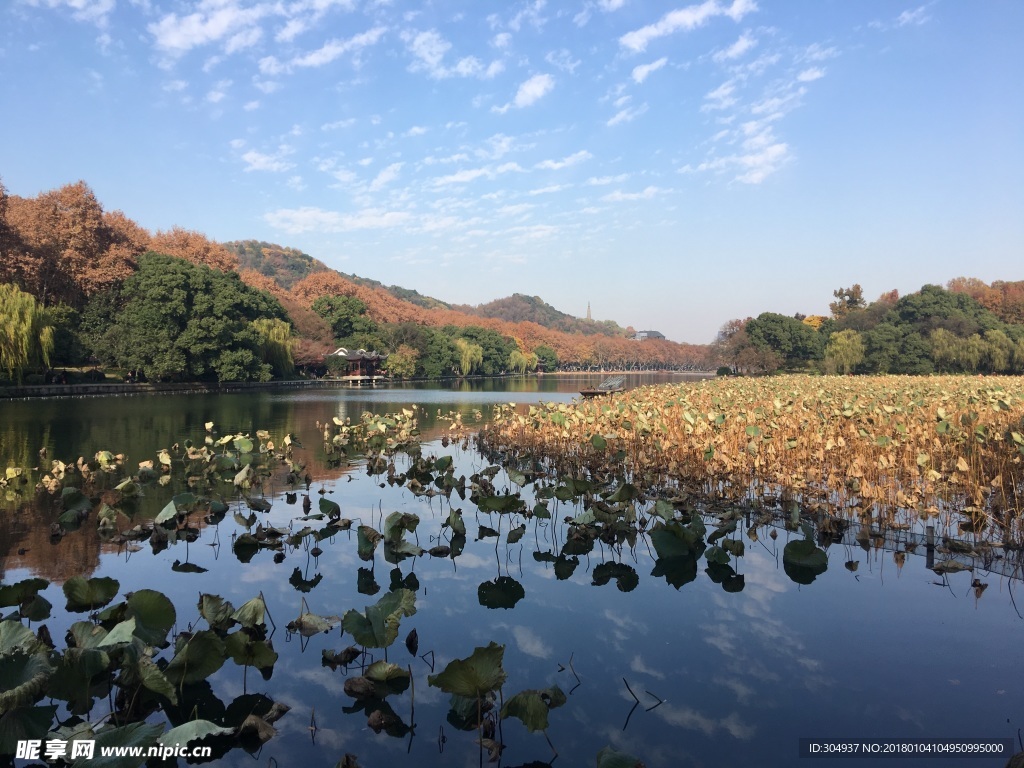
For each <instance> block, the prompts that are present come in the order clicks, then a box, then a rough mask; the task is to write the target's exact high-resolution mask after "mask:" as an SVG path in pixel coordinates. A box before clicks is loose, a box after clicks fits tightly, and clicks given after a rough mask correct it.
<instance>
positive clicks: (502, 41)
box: [491, 32, 512, 48]
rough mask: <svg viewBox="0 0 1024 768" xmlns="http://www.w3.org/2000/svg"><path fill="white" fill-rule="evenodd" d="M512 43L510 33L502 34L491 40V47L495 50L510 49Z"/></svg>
mask: <svg viewBox="0 0 1024 768" xmlns="http://www.w3.org/2000/svg"><path fill="white" fill-rule="evenodd" d="M511 42H512V35H510V34H509V33H508V32H501V33H499V34H497V35H495V36H494V38H493V39H492V40H491V45H493V46H494V47H495V48H508V46H509V43H511Z"/></svg>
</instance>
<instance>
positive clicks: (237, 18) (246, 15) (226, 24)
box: [146, 0, 272, 54]
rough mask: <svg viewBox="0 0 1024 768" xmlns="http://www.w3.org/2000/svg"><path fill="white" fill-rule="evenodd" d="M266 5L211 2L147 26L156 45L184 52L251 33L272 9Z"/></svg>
mask: <svg viewBox="0 0 1024 768" xmlns="http://www.w3.org/2000/svg"><path fill="white" fill-rule="evenodd" d="M271 10H272V8H271V6H269V5H266V4H260V5H255V6H253V7H251V8H241V7H239V6H238V5H237V4H236V3H234V2H232V1H231V0H227V1H226V2H221V3H215V4H210V5H209V7H202V10H199V11H196V12H195V13H190V14H189V15H187V16H178V14H176V13H169V14H167V15H165V16H164V17H162V18H161V19H160V20H159V21H156V22H153V23H151V24H149V25H147V27H146V29H147V31H148V32H149V33H150V34H151V35H152V36H153V38H154V42H155V43H156V47H157V48H159V49H160V50H163V51H167V52H168V53H171V54H183V53H187V52H188V51H190V50H192V49H193V48H197V47H199V46H202V45H207V44H209V43H214V42H217V41H220V40H223V39H225V38H233V37H234V36H235V35H237V34H239V33H245V32H249V31H250V30H251V29H252V28H254V26H255V25H256V24H257V23H258V22H259V21H260V20H261V19H263V18H264V17H265V16H266V15H267V14H269V13H270V12H271Z"/></svg>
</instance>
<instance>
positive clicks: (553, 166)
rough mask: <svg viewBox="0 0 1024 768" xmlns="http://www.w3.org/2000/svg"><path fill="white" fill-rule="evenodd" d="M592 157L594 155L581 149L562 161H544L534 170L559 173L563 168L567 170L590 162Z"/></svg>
mask: <svg viewBox="0 0 1024 768" xmlns="http://www.w3.org/2000/svg"><path fill="white" fill-rule="evenodd" d="M592 157H593V155H592V154H590V153H589V152H587V150H585V149H581V150H580V151H579V152H574V153H573V154H571V155H569V156H568V157H565V158H562V159H561V160H543V161H541V162H539V163H537V164H536V165H535V166H534V168H542V169H544V170H549V171H557V170H560V169H562V168H567V167H568V166H570V165H576V163H582V162H583V161H584V160H589V159H590V158H592Z"/></svg>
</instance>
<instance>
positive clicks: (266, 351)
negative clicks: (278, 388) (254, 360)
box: [252, 317, 295, 378]
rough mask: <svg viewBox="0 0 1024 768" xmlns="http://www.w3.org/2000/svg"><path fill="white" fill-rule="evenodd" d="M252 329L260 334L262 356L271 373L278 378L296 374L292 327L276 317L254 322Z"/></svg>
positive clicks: (262, 318) (261, 318) (258, 319)
mask: <svg viewBox="0 0 1024 768" xmlns="http://www.w3.org/2000/svg"><path fill="white" fill-rule="evenodd" d="M252 327H253V328H254V329H255V330H256V333H257V334H259V339H260V355H261V357H262V359H263V362H264V363H266V364H267V365H269V366H270V370H271V373H272V374H273V375H274V376H276V377H278V378H286V377H288V376H291V375H292V374H293V373H295V360H294V359H293V358H292V327H291V325H290V324H288V323H286V322H285V321H284V320H280V319H278V318H276V317H260V318H257V319H256V320H253V321H252Z"/></svg>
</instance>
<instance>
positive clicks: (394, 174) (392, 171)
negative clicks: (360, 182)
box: [370, 163, 405, 192]
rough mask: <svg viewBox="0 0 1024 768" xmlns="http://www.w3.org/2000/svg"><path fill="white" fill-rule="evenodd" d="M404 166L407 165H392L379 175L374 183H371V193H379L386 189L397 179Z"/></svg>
mask: <svg viewBox="0 0 1024 768" xmlns="http://www.w3.org/2000/svg"><path fill="white" fill-rule="evenodd" d="M403 165H405V163H392V164H391V165H389V166H388V167H387V168H385V169H384V170H382V171H381V172H380V173H378V174H377V177H376V178H375V179H374V180H373V181H372V182H370V191H371V192H377V191H379V190H381V189H383V188H384V187H386V186H387V185H388V184H390V183H391V182H392V181H394V180H395V179H397V178H398V173H399V171H401V170H402V166H403Z"/></svg>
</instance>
